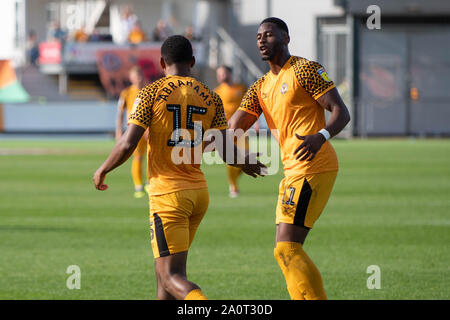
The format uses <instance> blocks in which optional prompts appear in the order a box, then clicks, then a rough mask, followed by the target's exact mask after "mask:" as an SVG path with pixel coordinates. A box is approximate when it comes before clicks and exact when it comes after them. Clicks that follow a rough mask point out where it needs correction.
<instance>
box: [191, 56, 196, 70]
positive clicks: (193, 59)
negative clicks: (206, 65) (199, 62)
mask: <svg viewBox="0 0 450 320" xmlns="http://www.w3.org/2000/svg"><path fill="white" fill-rule="evenodd" d="M194 65H195V57H194V56H192V60H191V64H190V66H191V68H192V67H194Z"/></svg>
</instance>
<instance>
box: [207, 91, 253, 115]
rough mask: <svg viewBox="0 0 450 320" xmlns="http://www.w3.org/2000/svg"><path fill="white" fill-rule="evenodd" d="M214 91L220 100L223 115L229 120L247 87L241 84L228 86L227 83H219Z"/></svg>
mask: <svg viewBox="0 0 450 320" xmlns="http://www.w3.org/2000/svg"><path fill="white" fill-rule="evenodd" d="M214 91H215V92H216V93H217V94H218V95H219V97H220V99H222V103H223V108H224V109H225V115H226V116H227V119H228V120H230V118H231V116H232V115H233V113H235V112H236V110H237V109H238V108H239V106H240V104H241V101H242V97H244V94H245V92H246V91H247V87H246V86H244V85H243V84H233V85H232V86H230V85H228V84H227V83H221V84H220V85H219V86H218V87H217V88H215V89H214Z"/></svg>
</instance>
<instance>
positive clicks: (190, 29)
mask: <svg viewBox="0 0 450 320" xmlns="http://www.w3.org/2000/svg"><path fill="white" fill-rule="evenodd" d="M184 36H185V37H186V38H187V39H188V40H189V41H200V40H201V38H200V37H198V36H197V35H195V34H194V28H193V27H192V26H191V25H189V26H187V27H186V30H185V32H184Z"/></svg>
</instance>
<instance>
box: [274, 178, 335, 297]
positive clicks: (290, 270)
mask: <svg viewBox="0 0 450 320" xmlns="http://www.w3.org/2000/svg"><path fill="white" fill-rule="evenodd" d="M335 178H336V172H330V173H322V174H316V175H309V176H306V177H304V178H302V179H300V180H298V181H294V182H292V183H289V184H287V185H286V186H285V184H284V181H282V183H281V184H280V197H279V202H278V206H277V234H276V246H275V249H274V256H275V259H276V260H277V262H278V265H279V266H280V269H281V270H282V272H283V275H284V278H285V280H286V284H287V288H288V291H289V295H290V296H291V299H295V300H303V299H307V300H318V299H327V296H326V293H325V290H324V287H323V283H322V277H321V275H320V272H319V270H318V269H317V267H316V265H315V264H314V262H313V261H312V260H311V258H310V257H309V256H308V255H307V254H306V252H305V251H304V250H303V243H304V241H305V239H306V236H307V235H308V232H309V230H310V229H311V228H312V227H313V225H314V222H315V221H316V220H317V219H318V218H319V216H320V214H321V212H322V210H323V208H324V207H325V205H326V203H327V201H328V198H329V195H330V193H331V189H332V187H333V184H334V180H335Z"/></svg>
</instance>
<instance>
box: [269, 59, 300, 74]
mask: <svg viewBox="0 0 450 320" xmlns="http://www.w3.org/2000/svg"><path fill="white" fill-rule="evenodd" d="M293 58H294V56H290V57H289V59H287V61H286V62H285V63H284V65H283V67H282V68H281V69H280V72H278V74H275V73H273V72H272V69H270V75H271V76H272V77H275V78H277V77H278V76H279V75H280V74H281V73H282V72H283V71H285V70H286V69H288V68H289V66H290V65H291V64H290V62H291V60H292V59H293Z"/></svg>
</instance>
